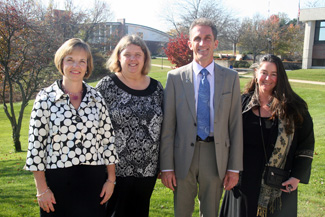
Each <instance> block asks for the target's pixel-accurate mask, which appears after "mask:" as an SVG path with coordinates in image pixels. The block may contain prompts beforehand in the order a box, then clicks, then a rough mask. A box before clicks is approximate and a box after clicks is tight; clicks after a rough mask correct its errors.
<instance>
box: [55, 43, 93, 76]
mask: <svg viewBox="0 0 325 217" xmlns="http://www.w3.org/2000/svg"><path fill="white" fill-rule="evenodd" d="M77 48H81V49H83V50H84V51H85V52H86V53H87V72H86V74H85V77H84V78H89V77H90V76H91V73H92V71H93V69H94V64H93V56H92V55H91V49H90V46H89V45H88V44H87V43H86V42H84V41H83V40H82V39H80V38H71V39H69V40H67V41H66V42H64V43H63V44H62V45H61V47H60V48H59V49H58V50H57V51H56V53H55V56H54V64H55V66H56V68H57V69H58V70H59V72H60V73H61V75H64V72H63V70H62V63H63V59H64V58H65V57H66V56H67V55H69V54H71V53H72V52H73V51H74V50H75V49H77Z"/></svg>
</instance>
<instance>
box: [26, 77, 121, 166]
mask: <svg viewBox="0 0 325 217" xmlns="http://www.w3.org/2000/svg"><path fill="white" fill-rule="evenodd" d="M60 86H61V83H60V81H56V82H55V83H53V84H52V85H51V86H49V87H47V88H45V89H43V90H41V91H40V92H39V93H38V95H37V97H36V100H35V102H34V107H33V110H32V113H31V119H30V125H29V138H28V141H29V145H28V152H27V159H26V165H25V169H26V170H31V171H44V170H46V169H57V168H67V167H71V166H74V165H79V164H85V165H109V164H115V163H117V162H118V156H117V154H116V149H115V146H114V139H115V138H114V132H113V129H112V124H111V120H110V118H109V114H108V110H107V108H106V104H105V101H104V99H103V97H102V96H101V95H100V94H99V93H98V92H97V91H96V90H95V88H93V87H90V86H89V85H88V84H86V83H83V86H84V92H85V94H84V96H83V99H82V101H81V104H80V106H79V108H78V110H76V109H75V108H74V107H73V105H72V104H71V103H70V99H69V95H68V94H65V93H64V92H63V91H62V89H61V88H60Z"/></svg>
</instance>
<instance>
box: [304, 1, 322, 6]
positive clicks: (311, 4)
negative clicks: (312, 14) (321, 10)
mask: <svg viewBox="0 0 325 217" xmlns="http://www.w3.org/2000/svg"><path fill="white" fill-rule="evenodd" d="M304 6H305V7H306V8H317V7H325V2H324V1H323V0H309V1H306V2H305V4H304Z"/></svg>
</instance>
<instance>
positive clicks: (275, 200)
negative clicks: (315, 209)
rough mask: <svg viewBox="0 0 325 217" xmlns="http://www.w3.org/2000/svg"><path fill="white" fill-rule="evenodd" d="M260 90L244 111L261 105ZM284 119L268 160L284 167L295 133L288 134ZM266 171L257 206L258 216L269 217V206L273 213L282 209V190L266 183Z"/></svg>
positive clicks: (281, 167)
mask: <svg viewBox="0 0 325 217" xmlns="http://www.w3.org/2000/svg"><path fill="white" fill-rule="evenodd" d="M258 98H259V97H258V91H257V89H255V92H254V93H253V94H252V97H251V99H250V101H249V103H248V104H247V105H246V106H245V108H244V109H243V113H245V112H247V111H248V110H250V109H252V108H253V107H255V106H260V103H259V100H258ZM283 123H285V121H284V120H281V119H280V118H279V120H278V136H277V140H276V143H275V146H274V150H273V152H272V155H271V157H270V160H269V162H268V166H272V167H277V168H280V169H283V168H284V166H285V163H286V160H287V155H288V152H289V149H290V146H291V143H292V139H293V135H294V132H292V134H290V135H288V134H286V132H285V129H284V125H283ZM264 173H265V170H264V171H263V174H262V183H261V189H260V195H259V198H258V207H257V216H261V217H267V210H268V208H269V210H270V212H271V213H273V212H274V210H275V209H279V210H280V209H281V205H282V204H281V193H282V191H281V190H280V189H277V188H273V187H270V186H268V185H266V184H264V179H263V177H264Z"/></svg>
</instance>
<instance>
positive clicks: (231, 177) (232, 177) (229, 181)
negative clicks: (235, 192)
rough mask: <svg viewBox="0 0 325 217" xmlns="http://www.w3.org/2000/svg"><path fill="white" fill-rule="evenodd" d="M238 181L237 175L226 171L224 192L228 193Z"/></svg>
mask: <svg viewBox="0 0 325 217" xmlns="http://www.w3.org/2000/svg"><path fill="white" fill-rule="evenodd" d="M238 180H239V173H236V172H231V171H227V173H226V176H225V179H224V180H223V187H224V189H225V190H227V191H230V190H231V189H232V188H233V187H235V186H236V185H237V183H238Z"/></svg>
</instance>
